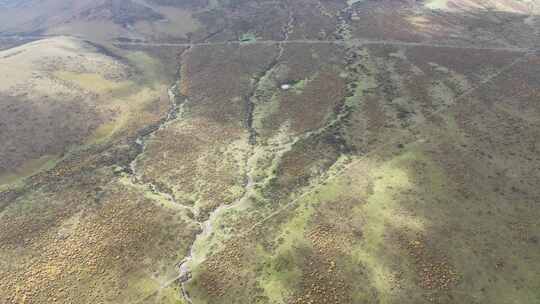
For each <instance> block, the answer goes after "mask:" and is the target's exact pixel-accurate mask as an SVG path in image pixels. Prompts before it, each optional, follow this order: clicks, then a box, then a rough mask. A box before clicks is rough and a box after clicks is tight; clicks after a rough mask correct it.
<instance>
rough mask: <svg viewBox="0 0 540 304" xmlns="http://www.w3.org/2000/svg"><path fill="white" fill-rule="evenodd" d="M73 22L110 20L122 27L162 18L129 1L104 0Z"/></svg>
mask: <svg viewBox="0 0 540 304" xmlns="http://www.w3.org/2000/svg"><path fill="white" fill-rule="evenodd" d="M74 19H75V20H79V19H86V20H111V21H113V22H114V23H116V24H119V25H122V26H124V27H126V26H128V25H133V24H134V23H135V22H137V21H157V20H161V19H163V16H162V15H161V14H159V13H157V12H156V11H154V10H153V9H151V8H150V7H147V6H144V5H141V4H138V3H136V2H134V1H131V0H106V1H104V2H103V4H101V5H99V6H95V7H92V8H90V9H87V10H85V11H82V12H81V13H80V14H79V16H77V18H74Z"/></svg>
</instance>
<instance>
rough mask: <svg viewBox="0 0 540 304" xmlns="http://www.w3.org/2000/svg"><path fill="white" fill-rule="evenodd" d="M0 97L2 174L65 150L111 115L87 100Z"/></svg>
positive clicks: (0, 169) (0, 164)
mask: <svg viewBox="0 0 540 304" xmlns="http://www.w3.org/2000/svg"><path fill="white" fill-rule="evenodd" d="M0 98H1V99H2V102H1V104H0V129H1V130H2V132H0V140H1V141H2V143H3V144H2V145H1V147H0V154H1V155H2V156H3V157H2V159H1V160H0V174H8V173H13V172H16V170H17V168H20V167H21V166H22V165H24V163H25V162H27V161H30V160H33V159H37V158H40V157H42V156H51V155H58V154H62V153H64V152H66V151H67V150H68V149H69V148H70V147H71V146H73V145H77V144H81V143H83V142H84V141H85V140H86V139H87V137H88V136H89V135H91V134H92V132H93V131H94V130H95V129H96V128H97V127H98V126H100V125H102V124H103V123H105V122H108V121H109V120H110V118H111V114H110V113H103V111H100V110H99V109H98V108H97V107H96V106H95V105H92V104H90V103H85V102H72V101H58V100H52V99H50V98H44V99H42V100H39V101H32V100H25V99H24V98H23V97H12V96H1V97H0Z"/></svg>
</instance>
